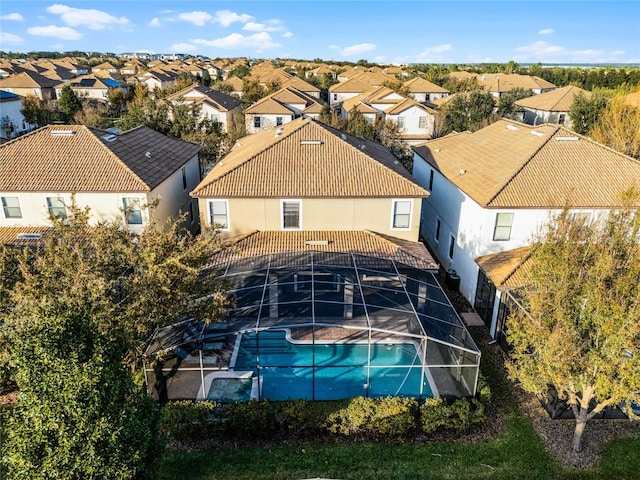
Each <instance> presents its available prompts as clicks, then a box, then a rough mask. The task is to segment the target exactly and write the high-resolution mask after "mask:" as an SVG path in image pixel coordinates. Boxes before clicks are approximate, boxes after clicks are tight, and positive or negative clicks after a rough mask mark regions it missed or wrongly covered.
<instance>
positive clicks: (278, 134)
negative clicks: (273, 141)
mask: <svg viewBox="0 0 640 480" xmlns="http://www.w3.org/2000/svg"><path fill="white" fill-rule="evenodd" d="M280 135H282V129H281V128H279V129H277V130H276V135H275V136H276V137H279V136H280Z"/></svg>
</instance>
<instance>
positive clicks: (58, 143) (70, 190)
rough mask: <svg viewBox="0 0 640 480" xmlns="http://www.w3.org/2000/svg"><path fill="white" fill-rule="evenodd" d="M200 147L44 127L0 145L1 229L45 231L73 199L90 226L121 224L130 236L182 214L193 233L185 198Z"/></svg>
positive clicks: (190, 204) (194, 213)
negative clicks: (87, 215) (154, 222)
mask: <svg viewBox="0 0 640 480" xmlns="http://www.w3.org/2000/svg"><path fill="white" fill-rule="evenodd" d="M200 148H201V147H200V146H199V145H196V144H193V143H189V142H184V141H182V140H178V139H175V138H170V137H167V136H165V135H162V134H160V133H158V132H155V131H154V130H151V129H150V128H147V127H137V128H134V129H132V130H129V131H127V132H124V133H122V134H119V135H114V134H110V133H107V132H105V131H102V130H96V129H93V128H88V127H85V126H83V125H49V126H47V127H42V128H40V129H38V130H35V131H33V132H31V133H29V134H26V135H24V136H22V137H19V138H16V139H14V140H12V141H10V142H7V143H5V144H3V145H0V203H1V205H2V210H1V212H0V227H3V228H4V227H13V228H28V227H34V226H36V227H47V226H50V225H51V221H50V215H55V216H62V217H65V216H67V215H68V214H69V210H68V206H69V205H70V204H71V202H72V201H73V200H74V199H75V203H76V204H77V205H78V206H79V207H89V208H90V209H91V221H92V222H100V221H113V220H118V219H120V220H122V222H123V226H125V225H126V226H127V227H128V228H129V229H130V230H131V231H132V232H134V233H136V232H140V231H141V230H142V229H143V228H144V227H145V225H147V224H149V222H150V221H151V220H153V219H155V220H158V221H164V220H166V219H168V218H169V217H174V218H175V217H177V216H178V215H180V214H181V213H185V214H187V222H188V225H187V226H188V228H190V229H192V230H194V231H195V230H197V228H198V206H197V203H196V202H195V201H192V199H191V198H190V196H189V192H190V191H191V190H193V188H194V187H195V186H196V185H197V184H198V182H199V181H200V165H199V158H198V152H199V151H200ZM125 210H126V212H127V214H126V216H125Z"/></svg>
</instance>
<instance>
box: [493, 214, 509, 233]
mask: <svg viewBox="0 0 640 480" xmlns="http://www.w3.org/2000/svg"><path fill="white" fill-rule="evenodd" d="M512 224H513V213H497V214H496V228H495V229H494V230H493V239H494V240H509V239H510V238H511V225H512Z"/></svg>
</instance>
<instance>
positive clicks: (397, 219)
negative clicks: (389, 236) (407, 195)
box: [391, 200, 413, 229]
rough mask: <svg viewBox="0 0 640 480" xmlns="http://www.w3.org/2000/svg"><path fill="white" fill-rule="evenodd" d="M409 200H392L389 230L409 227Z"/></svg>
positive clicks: (410, 204)
mask: <svg viewBox="0 0 640 480" xmlns="http://www.w3.org/2000/svg"><path fill="white" fill-rule="evenodd" d="M412 204H413V202H412V201H411V200H394V201H393V218H392V220H391V228H393V229H396V228H409V227H410V226H411V207H412V206H413V205H412Z"/></svg>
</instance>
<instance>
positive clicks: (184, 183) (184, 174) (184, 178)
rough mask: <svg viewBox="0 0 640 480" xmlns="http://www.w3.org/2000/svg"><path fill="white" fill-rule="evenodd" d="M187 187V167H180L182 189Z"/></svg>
mask: <svg viewBox="0 0 640 480" xmlns="http://www.w3.org/2000/svg"><path fill="white" fill-rule="evenodd" d="M185 188H187V167H182V189H183V190H184V189H185Z"/></svg>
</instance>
